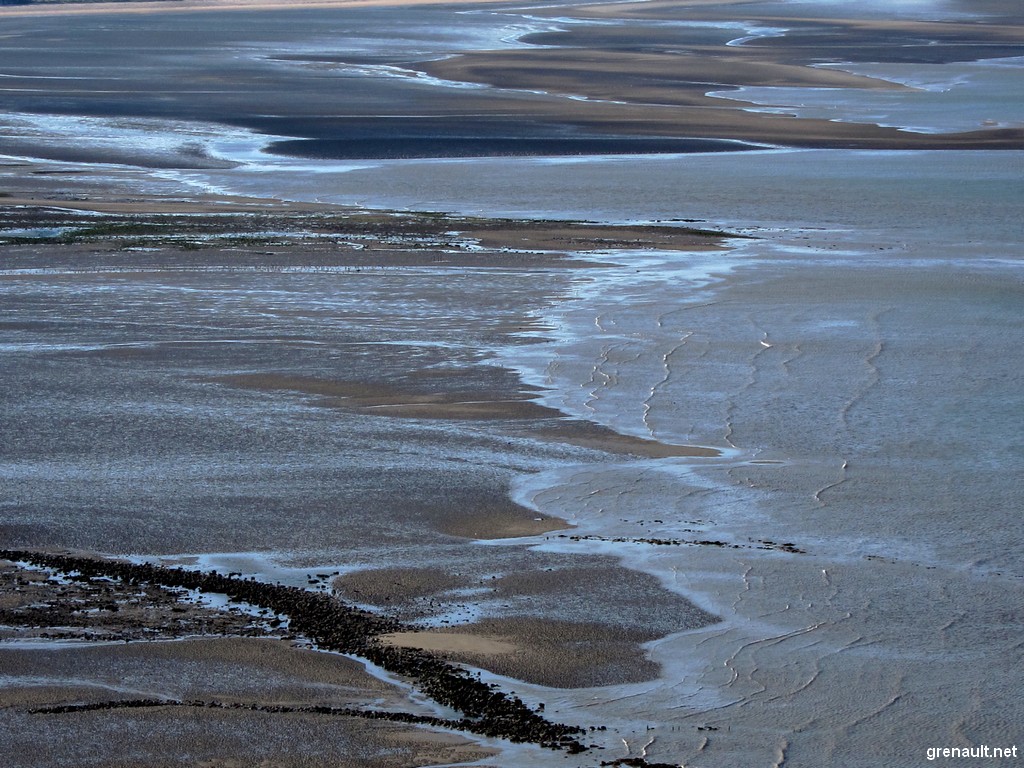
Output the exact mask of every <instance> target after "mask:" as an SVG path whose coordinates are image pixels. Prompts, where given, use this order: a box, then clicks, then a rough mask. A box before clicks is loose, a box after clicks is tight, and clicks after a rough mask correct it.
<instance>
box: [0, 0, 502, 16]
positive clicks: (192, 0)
mask: <svg viewBox="0 0 1024 768" xmlns="http://www.w3.org/2000/svg"><path fill="white" fill-rule="evenodd" d="M447 1H448V2H450V3H455V4H466V5H470V4H483V3H488V2H497V1H498V0H447ZM434 4H436V0H177V2H167V1H166V0H163V1H161V0H139V2H116V1H115V2H67V3H65V2H44V3H41V4H38V5H32V6H29V7H25V6H7V7H0V18H3V17H4V16H82V15H103V14H119V15H120V14H152V13H182V12H185V13H191V12H195V11H283V10H290V9H291V10H294V9H302V8H309V9H314V8H369V7H387V6H413V5H434Z"/></svg>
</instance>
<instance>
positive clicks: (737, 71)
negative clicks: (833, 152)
mask: <svg viewBox="0 0 1024 768" xmlns="http://www.w3.org/2000/svg"><path fill="white" fill-rule="evenodd" d="M726 50H728V49H726ZM420 67H421V68H422V69H424V70H425V71H427V72H429V73H430V74H431V75H434V76H435V77H441V78H444V79H448V80H463V81H469V82H478V83H487V84H489V85H493V86H496V87H500V88H529V89H534V90H538V89H539V90H544V91H547V92H549V93H559V94H564V95H580V96H587V97H589V98H594V99H603V100H612V101H620V102H629V103H633V104H663V105H675V106H721V105H722V102H721V101H720V100H717V99H714V98H712V97H709V96H706V95H705V94H706V93H707V92H708V91H714V90H723V89H726V88H728V87H729V86H786V87H815V88H869V89H873V90H908V88H907V86H903V85H898V84H894V83H891V82H887V81H884V80H878V79H876V78H871V77H864V76H860V75H852V74H849V73H846V72H841V71H839V70H832V69H812V68H810V67H803V66H796V65H792V64H780V63H775V62H772V61H769V60H767V59H766V57H762V58H761V59H760V60H749V59H747V58H744V57H743V55H731V56H729V57H723V56H714V55H709V54H706V53H705V54H703V55H692V56H691V55H686V54H667V53H630V52H627V51H601V50H594V49H589V50H582V51H579V50H573V51H565V50H558V49H539V50H538V49H523V50H511V51H482V52H479V53H465V54H461V55H459V56H457V57H453V58H448V59H440V60H438V61H432V62H427V63H425V64H422V65H420Z"/></svg>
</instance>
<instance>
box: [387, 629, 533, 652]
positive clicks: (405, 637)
mask: <svg viewBox="0 0 1024 768" xmlns="http://www.w3.org/2000/svg"><path fill="white" fill-rule="evenodd" d="M380 641H381V642H382V643H384V644H386V645H394V646H397V647H399V648H419V649H420V650H421V651H432V652H441V653H454V654H471V655H474V656H480V655H483V656H497V655H502V654H507V653H522V651H523V648H522V647H521V646H519V645H515V644H513V643H510V642H507V641H505V640H501V639H499V638H497V637H488V636H485V635H465V634H456V633H452V632H392V633H391V634H389V635H381V637H380Z"/></svg>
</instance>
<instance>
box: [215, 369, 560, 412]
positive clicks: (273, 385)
mask: <svg viewBox="0 0 1024 768" xmlns="http://www.w3.org/2000/svg"><path fill="white" fill-rule="evenodd" d="M216 381H219V382H221V383H224V384H229V385H231V386H234V387H242V388H244V389H256V390H267V391H286V392H296V393H301V394H306V395H318V396H320V397H322V398H323V399H322V400H321V401H320V404H321V405H326V406H333V407H338V408H356V409H359V410H360V411H361V412H363V413H367V414H373V415H377V416H393V417H402V418H413V419H449V420H463V419H472V420H482V421H491V420H504V419H508V420H528V419H544V418H553V417H561V415H562V414H561V413H560V412H559V411H556V410H555V409H553V408H548V407H546V406H543V405H538V404H537V403H535V402H533V401H532V400H531V399H529V396H528V395H522V396H520V397H512V398H502V399H490V398H487V397H486V396H484V395H482V394H481V393H464V392H451V391H444V392H429V393H426V394H421V393H416V392H411V391H408V390H406V391H403V390H401V389H399V388H397V387H394V386H389V385H387V384H382V383H381V384H369V383H364V382H352V381H338V380H333V379H318V378H314V377H310V376H290V375H287V374H275V373H266V374H243V375H238V376H223V377H219V378H217V379H216Z"/></svg>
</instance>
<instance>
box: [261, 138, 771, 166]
mask: <svg viewBox="0 0 1024 768" xmlns="http://www.w3.org/2000/svg"><path fill="white" fill-rule="evenodd" d="M751 149H758V147H757V146H756V145H753V144H747V143H744V142H740V141H730V140H727V139H696V138H695V139H658V138H631V137H621V138H620V137H608V138H604V137H594V138H497V137H495V138H492V137H487V138H477V137H465V138H460V137H437V138H433V137H427V138H420V137H411V138H400V137H399V138H388V139H363V138H354V139H296V140H292V141H276V142H273V143H271V144H270V145H268V146H267V147H266V149H265V151H266V152H270V153H272V154H275V155H287V156H289V157H305V158H314V159H318V160H398V159H409V158H428V157H562V156H573V155H657V154H695V153H698V152H739V151H746V150H751Z"/></svg>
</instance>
